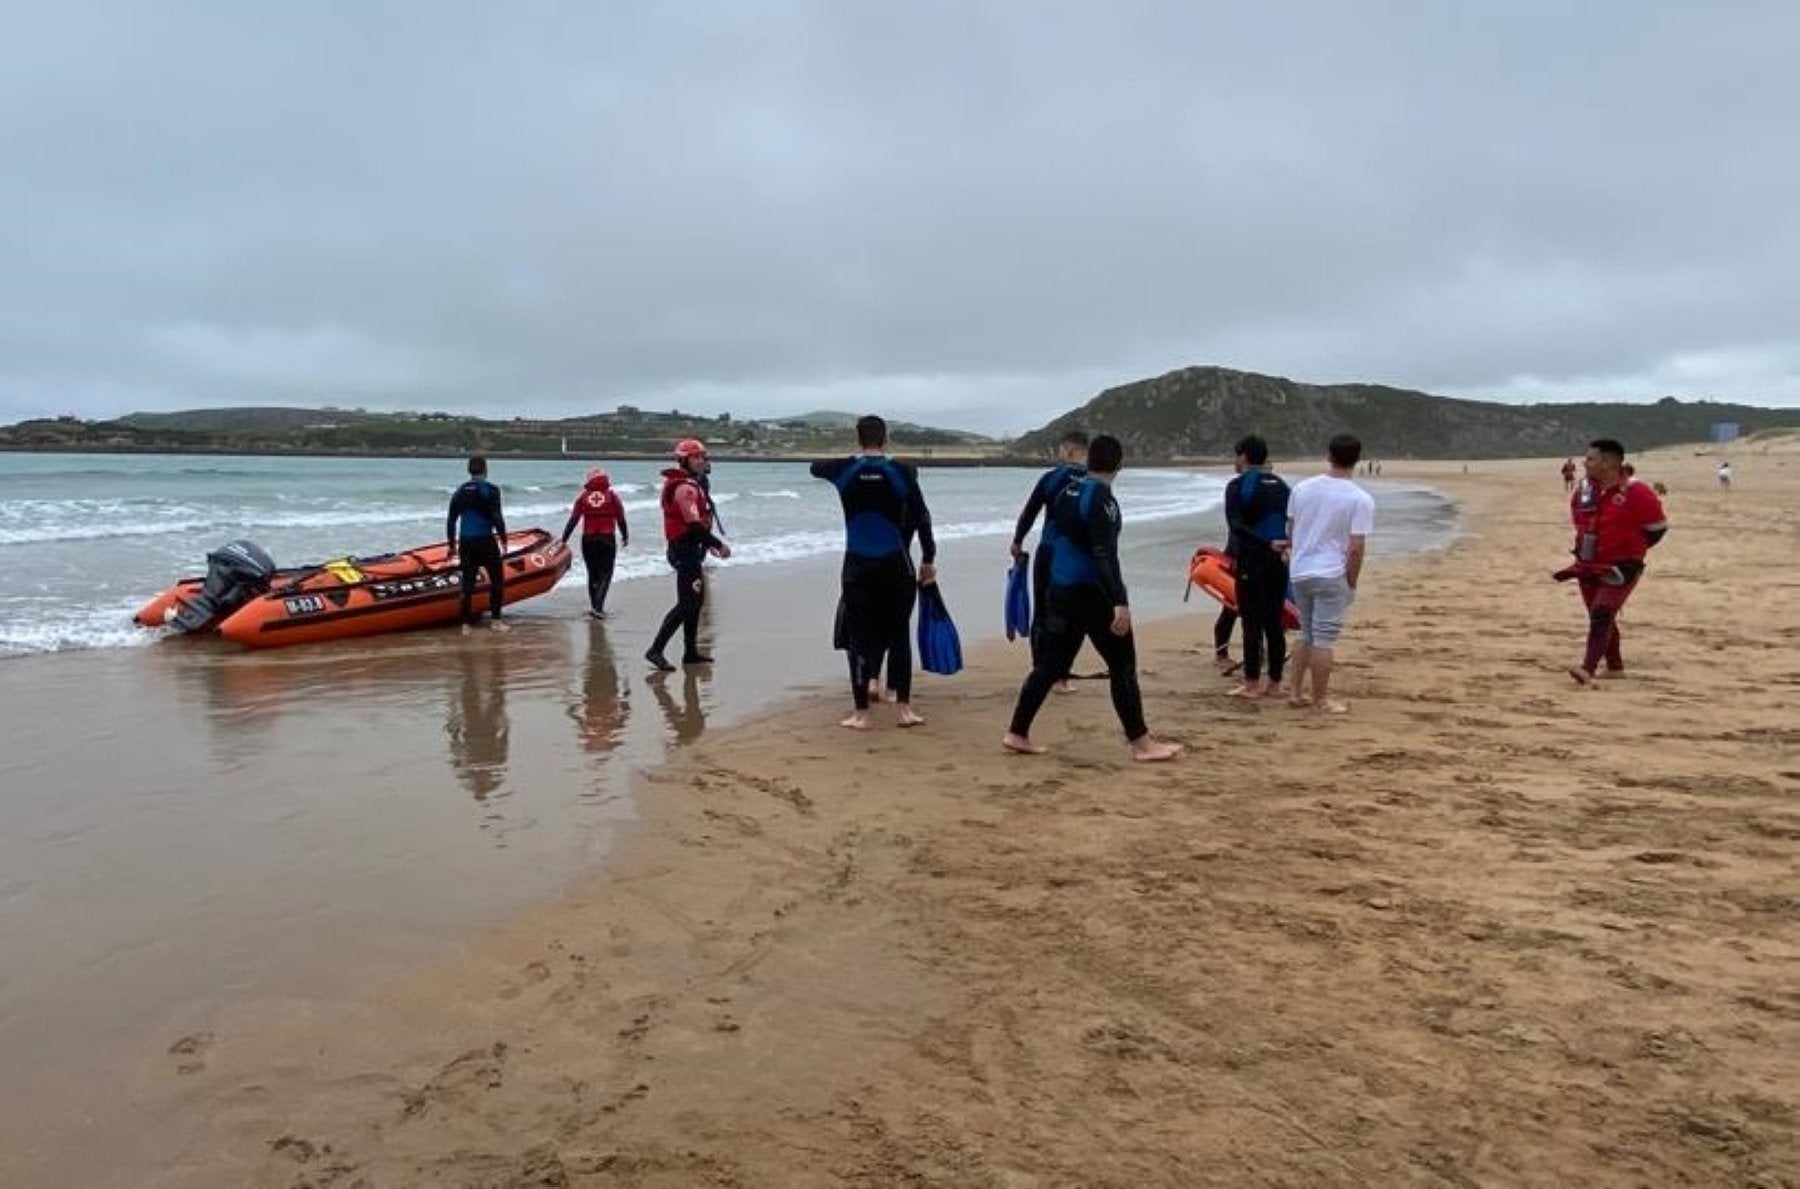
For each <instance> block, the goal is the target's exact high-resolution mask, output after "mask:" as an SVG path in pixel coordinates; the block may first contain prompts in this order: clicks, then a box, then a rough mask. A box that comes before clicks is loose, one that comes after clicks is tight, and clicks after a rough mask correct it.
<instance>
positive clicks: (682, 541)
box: [644, 438, 731, 673]
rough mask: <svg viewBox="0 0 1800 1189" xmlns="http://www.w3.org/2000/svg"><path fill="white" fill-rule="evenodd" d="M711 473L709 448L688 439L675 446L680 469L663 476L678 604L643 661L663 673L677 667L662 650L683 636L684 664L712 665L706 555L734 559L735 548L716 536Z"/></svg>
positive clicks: (666, 525)
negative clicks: (704, 645)
mask: <svg viewBox="0 0 1800 1189" xmlns="http://www.w3.org/2000/svg"><path fill="white" fill-rule="evenodd" d="M711 470H712V461H711V459H710V458H709V457H708V456H707V453H706V443H705V442H702V441H699V440H697V439H695V438H683V439H682V440H681V441H679V442H677V443H675V465H674V466H672V467H670V468H668V469H667V470H665V471H664V472H663V473H662V476H663V488H662V514H663V538H664V540H666V541H668V543H669V553H668V557H669V567H670V568H671V569H673V570H674V571H675V605H674V606H673V607H671V608H669V613H668V614H667V615H665V616H663V621H662V627H660V628H658V629H657V632H656V639H655V640H654V641H653V642H652V643H651V645H650V649H649V651H648V652H646V653H644V659H645V660H647V661H649V662H650V666H651V667H652V668H654V669H656V670H657V671H659V672H662V673H672V672H674V671H675V666H674V665H671V664H670V663H669V658H668V657H666V656H664V655H663V649H665V648H667V647H668V646H669V641H670V640H672V639H674V638H675V633H676V631H677V630H679V631H680V632H681V642H682V646H683V652H682V655H681V663H682V664H684V665H710V664H711V663H712V657H710V656H706V655H704V654H703V653H702V652H701V651H700V609H701V608H702V607H704V606H705V605H706V569H705V562H706V555H707V554H708V553H710V554H712V555H713V556H715V557H730V556H731V546H729V545H727V544H726V543H725V542H723V541H721V540H720V539H719V538H718V537H717V536H715V535H714V534H713V504H712V496H710V495H708V494H707V492H706V487H705V484H704V482H703V480H704V479H705V476H706V474H707V472H709V471H711Z"/></svg>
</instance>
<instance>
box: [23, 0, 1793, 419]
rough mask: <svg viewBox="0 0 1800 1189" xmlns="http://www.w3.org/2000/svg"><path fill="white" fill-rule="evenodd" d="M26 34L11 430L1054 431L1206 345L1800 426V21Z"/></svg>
mask: <svg viewBox="0 0 1800 1189" xmlns="http://www.w3.org/2000/svg"><path fill="white" fill-rule="evenodd" d="M1263 9H1267V10H1268V11H1263ZM8 25H9V28H8V37H7V39H6V41H5V43H4V45H0V143H4V144H6V145H7V146H8V149H7V155H8V161H7V168H6V178H7V180H6V182H5V183H4V184H0V249H3V251H4V257H3V258H4V259H5V260H6V261H7V274H8V276H7V284H6V285H5V286H4V287H3V288H0V418H3V419H6V420H11V419H13V418H15V417H18V416H24V415H27V414H31V413H42V412H63V411H71V412H78V413H84V414H90V415H106V414H111V413H117V412H121V411H125V410H127V409H131V408H152V407H177V406H183V405H196V404H208V403H227V402H229V403H251V402H256V403H264V402H290V401H291V402H304V401H317V402H333V403H356V404H364V405H368V406H370V407H389V408H402V407H410V408H467V409H480V410H487V411H498V410H500V409H502V408H505V409H518V408H532V409H538V410H543V411H591V410H593V409H601V408H610V407H612V406H613V405H615V404H617V403H619V402H620V401H632V402H635V403H640V404H647V405H652V406H655V405H670V404H673V405H678V406H679V407H683V408H693V409H701V410H717V409H727V408H729V409H731V410H733V411H736V412H739V413H760V412H791V411H798V410H800V409H803V408H808V407H817V406H822V405H830V406H834V407H853V408H863V407H878V408H882V409H884V410H885V411H889V412H892V413H894V414H897V415H901V416H909V417H916V418H924V419H928V420H934V421H938V422H944V423H951V424H961V425H970V426H975V427H986V428H995V427H998V428H1004V429H1019V428H1024V427H1026V426H1030V425H1035V424H1038V423H1041V422H1042V421H1043V420H1045V419H1047V418H1048V417H1049V416H1051V415H1053V414H1054V413H1056V412H1058V411H1061V410H1063V409H1066V408H1068V407H1071V406H1073V405H1075V404H1078V403H1080V402H1081V401H1083V400H1085V399H1086V398H1087V397H1088V396H1090V395H1092V393H1093V392H1094V391H1095V390H1097V389H1098V388H1100V387H1103V386H1105V385H1107V384H1110V383H1117V382H1122V381H1125V380H1129V379H1133V378H1137V377H1139V376H1142V375H1147V374H1154V373H1156V372H1160V371H1162V370H1166V369H1168V368H1172V367H1178V366H1182V365H1185V364H1188V363H1198V362H1217V363H1224V364H1227V365H1231V366H1239V367H1246V368H1252V369H1256V370H1266V371H1273V372H1278V373H1281V374H1285V375H1290V376H1294V377H1296V378H1301V379H1311V380H1318V381H1334V380H1353V379H1367V380H1379V381H1385V382H1389V383H1395V384H1402V385H1407V386H1411V387H1420V388H1427V389H1431V390H1435V391H1445V392H1456V393H1464V394H1469V395H1494V396H1499V397H1502V398H1506V399H1556V398H1577V397H1586V396H1616V397H1624V398H1633V399H1648V398H1653V397H1656V396H1660V395H1663V394H1665V393H1679V394H1683V395H1712V396H1717V397H1721V398H1726V399H1744V400H1751V401H1758V402H1766V403H1783V404H1794V403H1800V332H1796V331H1795V330H1794V329H1793V327H1792V325H1791V311H1792V310H1793V309H1794V308H1796V304H1797V302H1796V298H1800V281H1797V280H1796V278H1797V277H1800V230H1797V224H1796V220H1795V217H1794V216H1793V215H1792V214H1791V212H1792V211H1794V210H1796V209H1800V203H1797V202H1796V200H1797V199H1800V166H1796V165H1795V164H1794V163H1793V161H1792V153H1791V150H1790V146H1791V145H1792V144H1793V143H1795V142H1796V140H1797V139H1800V135H1797V134H1800V127H1797V125H1800V83H1796V81H1795V78H1794V75H1793V72H1792V71H1791V69H1789V67H1788V65H1787V63H1786V62H1785V61H1784V58H1785V55H1786V53H1787V47H1789V46H1791V45H1793V44H1795V43H1796V42H1797V41H1800V11H1793V10H1791V9H1790V8H1789V7H1788V6H1782V5H1776V4H1767V5H1764V4H1757V3H1752V2H1749V0H1746V2H1745V3H1741V4H1734V5H1729V6H1725V7H1724V8H1722V9H1717V10H1703V9H1702V8H1700V7H1697V6H1693V5H1689V4H1684V3H1669V4H1656V3H1628V2H1624V0H1620V2H1612V3H1608V2H1604V0H1601V2H1596V3H1589V4H1583V5H1567V4H1550V3H1514V4H1509V5H1504V6H1500V5H1492V6H1480V8H1479V9H1478V8H1477V7H1476V6H1464V5H1446V4H1441V3H1435V2H1425V0H1421V2H1419V3H1412V4H1401V3H1371V4H1365V5H1338V4H1332V3H1325V2H1319V3H1314V4H1286V5H1268V6H1247V5H1245V6H1208V5H1202V4H1177V3H1170V4H1142V3H1123V4H1105V5H1102V4H1091V5H1061V6H1051V5H1020V4H1013V3H1007V2H1004V0H994V2H992V3H986V4H983V3H949V2H947V0H945V2H938V3H931V2H927V3H913V4H905V5H876V4H872V3H870V4H865V3H860V2H851V3H842V2H836V0H818V2H817V3H766V4H765V3H747V2H746V3H711V4H708V3H692V4H680V5H668V4H655V3H642V4H606V5H576V4H563V5H554V4H541V5H481V4H474V3H467V4H451V3H429V4H427V3H416V4H402V3H385V4H375V3H364V4H351V3H347V2H346V3H331V2H326V3H319V4H308V5H276V4H231V3H226V2H225V0H218V2H216V3H209V4H202V3H189V4H178V5H166V6H162V5H140V4H119V5H113V6H109V5H93V4H79V3H76V4H69V5H56V6H50V5H43V6H35V7H34V8H29V9H26V8H19V9H15V10H14V11H13V12H12V13H10V14H9V21H8Z"/></svg>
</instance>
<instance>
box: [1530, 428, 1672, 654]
mask: <svg viewBox="0 0 1800 1189" xmlns="http://www.w3.org/2000/svg"><path fill="white" fill-rule="evenodd" d="M1583 465H1584V467H1585V468H1586V471H1587V479H1586V480H1585V481H1584V482H1583V483H1581V485H1580V486H1578V487H1577V488H1576V489H1575V494H1574V495H1573V496H1571V497H1570V498H1569V515H1570V518H1571V519H1572V520H1573V521H1574V522H1575V548H1574V550H1573V552H1574V554H1575V564H1574V565H1572V566H1569V567H1568V568H1566V569H1563V570H1559V571H1557V573H1556V575H1555V577H1556V579H1557V581H1559V582H1566V581H1567V580H1569V579H1570V578H1573V579H1575V580H1576V582H1577V584H1578V585H1579V586H1580V587H1581V601H1582V602H1583V603H1584V604H1586V606H1587V611H1588V634H1587V651H1586V653H1585V655H1583V656H1582V658H1581V664H1580V665H1577V666H1575V667H1573V668H1571V669H1570V670H1569V676H1570V677H1573V678H1574V679H1575V681H1576V683H1577V684H1579V685H1588V684H1590V683H1592V682H1593V680H1594V678H1595V677H1597V676H1598V675H1599V673H1600V663H1601V662H1602V661H1605V662H1606V675H1607V676H1609V677H1617V676H1619V675H1620V674H1622V673H1623V672H1624V671H1625V659H1624V657H1623V655H1622V654H1621V653H1620V651H1619V612H1620V611H1621V610H1623V609H1624V606H1625V600H1626V599H1628V598H1630V597H1631V592H1632V591H1633V590H1635V589H1636V588H1637V584H1638V579H1639V578H1641V577H1642V576H1643V573H1644V558H1645V556H1646V555H1647V554H1648V553H1649V552H1650V549H1651V548H1652V547H1653V546H1655V545H1656V544H1657V542H1659V541H1661V540H1662V539H1663V536H1664V534H1666V533H1667V532H1668V531H1669V524H1668V520H1667V518H1666V517H1665V516H1664V514H1663V506H1662V500H1660V499H1658V498H1657V495H1656V492H1655V490H1654V489H1652V488H1651V486H1650V485H1649V484H1648V483H1634V482H1632V480H1631V477H1630V476H1629V475H1628V474H1626V471H1625V447H1623V446H1621V445H1620V444H1619V443H1618V442H1616V441H1614V440H1613V439H1612V438H1600V439H1597V440H1596V441H1594V442H1593V443H1592V444H1590V445H1589V446H1588V451H1587V457H1586V459H1585V460H1584V462H1583Z"/></svg>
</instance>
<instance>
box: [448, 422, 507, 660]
mask: <svg viewBox="0 0 1800 1189" xmlns="http://www.w3.org/2000/svg"><path fill="white" fill-rule="evenodd" d="M444 539H445V541H446V542H447V543H448V544H449V546H450V556H452V557H456V558H459V559H460V560H461V572H462V601H461V607H462V625H463V632H464V634H467V633H468V632H469V630H470V629H471V628H472V627H473V626H474V624H475V623H476V621H477V620H479V619H480V618H481V615H480V613H479V612H477V611H476V610H475V581H476V577H477V575H479V574H480V573H481V572H482V571H483V570H485V571H487V579H488V612H489V613H490V614H491V615H492V616H493V620H494V621H493V624H492V626H493V629H494V630H495V631H496V632H504V631H505V630H506V624H505V623H503V622H502V621H501V619H500V606H501V604H502V603H503V602H504V601H505V579H504V578H503V577H502V574H501V566H500V543H501V542H502V541H504V540H505V539H506V516H505V514H504V513H502V512H501V510H500V489H499V488H498V487H495V486H494V485H493V484H492V483H489V482H488V477H487V459H485V458H483V457H481V456H480V455H479V454H477V455H476V456H475V457H474V458H471V459H470V460H469V481H468V482H467V483H464V484H463V485H462V486H461V487H458V488H457V489H456V494H455V495H452V496H451V497H450V515H449V516H448V517H446V518H445V520H444Z"/></svg>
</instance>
